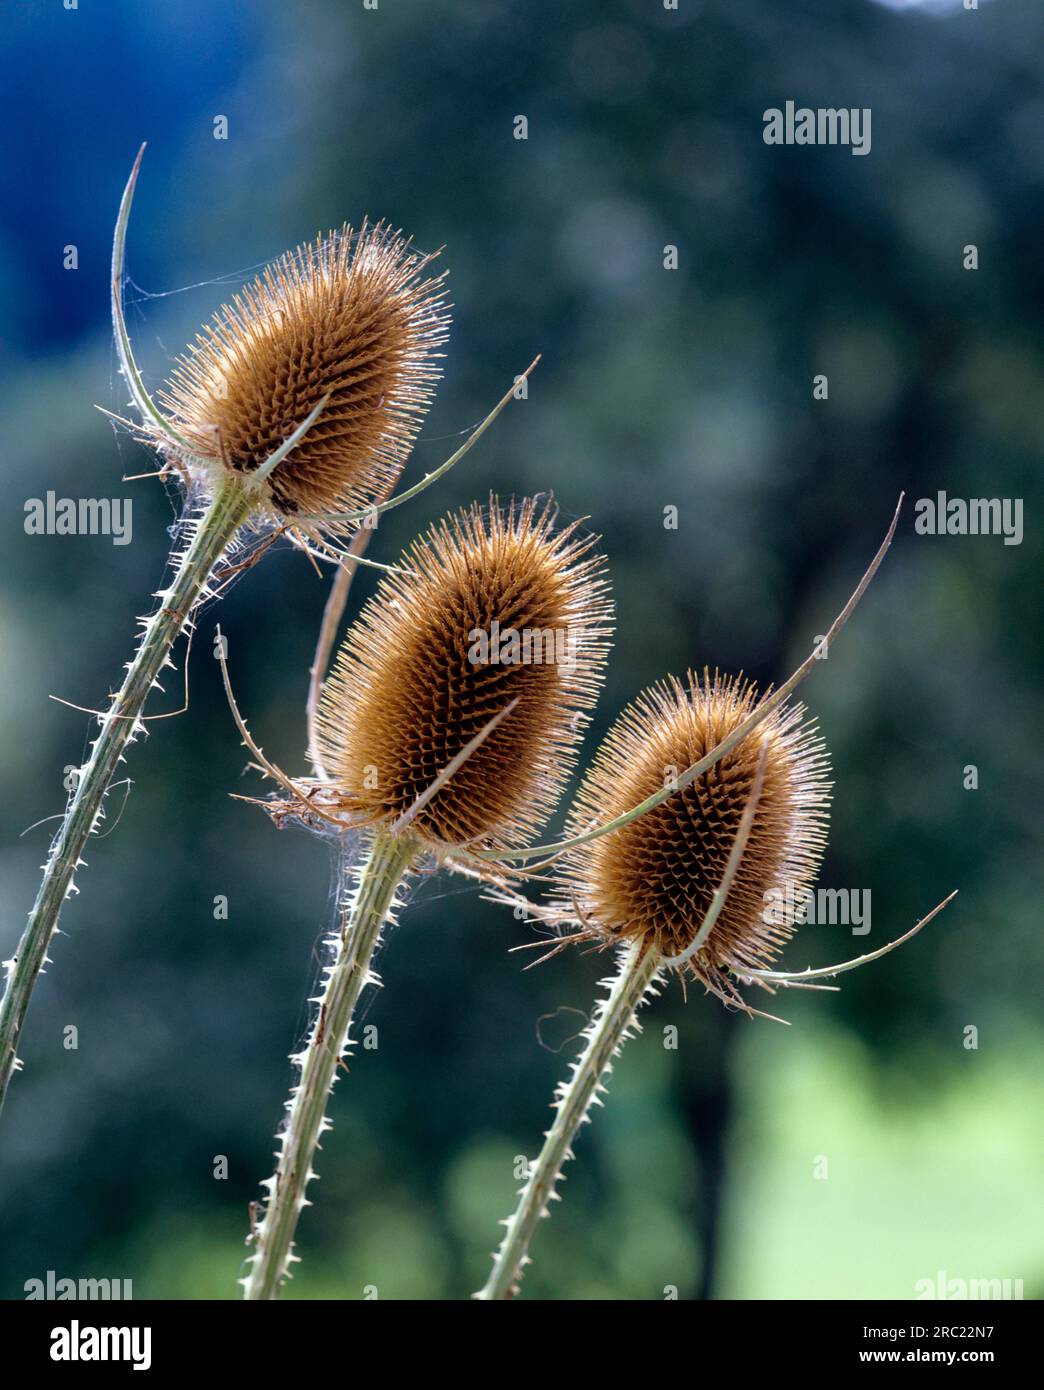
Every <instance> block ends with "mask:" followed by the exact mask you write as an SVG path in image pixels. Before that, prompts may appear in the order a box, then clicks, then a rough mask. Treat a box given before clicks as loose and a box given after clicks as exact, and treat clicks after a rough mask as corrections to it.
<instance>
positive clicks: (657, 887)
mask: <svg viewBox="0 0 1044 1390" xmlns="http://www.w3.org/2000/svg"><path fill="white" fill-rule="evenodd" d="M756 703H757V691H756V688H755V686H754V685H752V684H751V683H750V682H748V681H745V680H743V679H742V678H741V677H723V676H720V675H719V674H718V672H717V671H715V672H714V675H713V676H711V675H710V674H709V673H708V671H706V670H704V673H703V678H702V680H700V679H699V678H698V677H695V676H694V675H693V673H692V672H690V673H689V676H688V682H687V684H682V682H681V681H679V680H677V679H675V678H673V677H671V678H668V679H667V680H666V681H664V682H661V683H658V684H657V685H654V686H653V687H651V688H650V689H649V690H647V691H645V692H644V693H643V694H642V695H641V696H639V698H638V699H637V700H636V701H635V702H634V703H633V704H632V705H631V706H630V707H629V708H628V709H627V710H626V711H625V712H624V714H623V715H622V716H621V717H620V719H619V720H618V721H617V723H616V724H615V726H614V727H613V728H612V729H611V730H610V732H609V734H608V736H607V738H606V739H605V742H604V743H603V744H602V746H601V748H600V750H599V751H598V753H597V754H596V756H595V759H594V762H593V764H592V766H591V768H590V770H589V772H588V774H587V776H586V777H585V779H584V782H583V783H582V785H581V787H580V790H579V792H578V794H577V798H576V801H575V803H574V805H573V808H572V810H571V812H570V817H569V827H568V832H567V833H568V834H570V835H575V834H580V833H582V832H583V831H585V830H587V829H588V828H589V827H590V826H591V824H592V823H595V824H597V823H599V822H603V821H607V820H609V819H611V818H613V817H615V816H617V815H620V814H623V813H625V812H626V811H628V810H629V809H630V808H631V807H633V806H637V805H638V804H639V803H640V802H641V801H643V800H644V799H645V798H646V797H647V796H650V795H651V794H653V793H655V792H658V791H660V790H662V789H663V787H664V786H665V785H669V784H670V780H671V779H672V778H673V777H677V776H678V775H679V774H680V773H681V772H683V771H684V769H685V768H686V767H689V766H691V765H692V764H693V763H695V762H698V761H699V760H700V759H701V758H702V757H703V756H704V755H705V754H707V753H709V752H710V751H711V749H713V748H714V747H716V746H717V745H718V744H719V743H721V742H722V740H723V739H724V738H726V737H727V736H728V735H729V734H730V733H731V732H732V731H733V730H734V729H736V727H737V726H738V725H739V724H740V723H741V722H742V721H743V720H744V719H745V718H746V717H747V716H748V715H749V714H750V713H751V711H752V710H753V709H754V707H755V705H756ZM763 750H764V757H765V761H764V770H763V782H762V786H761V791H760V795H759V796H758V799H757V802H756V809H755V812H754V817H753V820H752V822H751V826H750V832H749V837H748V839H747V841H746V845H745V849H744V852H743V855H742V858H741V859H740V861H739V865H738V868H737V870H736V873H735V877H734V878H733V880H732V883H731V886H730V888H729V891H728V894H727V896H726V898H725V901H724V906H723V907H722V909H721V911H720V914H719V915H718V917H717V919H716V920H715V922H714V925H713V926H712V927H711V929H710V932H709V934H708V935H707V937H706V939H705V940H704V942H703V944H702V945H701V946H700V947H699V948H698V949H697V950H696V951H695V952H694V953H693V954H692V956H691V957H690V958H689V962H688V964H689V968H690V969H691V971H692V972H693V974H694V975H695V976H696V978H697V979H699V980H702V981H703V982H704V983H706V984H708V985H709V986H710V987H711V988H712V989H713V990H714V992H715V993H724V994H725V995H726V996H727V997H729V998H733V997H734V992H733V991H732V989H731V987H730V986H729V985H728V982H727V978H726V976H725V972H726V971H736V972H738V973H742V971H743V969H744V967H750V968H755V969H758V968H762V967H764V966H765V965H766V963H768V962H770V961H772V960H773V959H774V958H775V956H776V955H777V954H778V952H779V950H780V948H781V947H782V946H783V944H784V943H785V942H786V941H787V940H788V939H789V937H790V936H791V934H792V932H793V928H794V920H795V917H796V916H797V915H798V914H799V912H800V909H801V907H802V906H803V903H804V894H805V892H806V890H807V889H808V888H809V887H810V885H811V884H812V883H813V882H814V880H815V876H816V874H817V872H818V869H819V864H820V861H821V859H822V855H823V849H824V846H825V843H826V833H827V821H828V815H829V803H830V783H829V781H828V776H829V771H830V767H829V760H828V757H827V754H826V750H825V747H824V744H823V740H822V738H821V737H820V735H819V733H818V732H817V731H816V729H815V728H814V726H812V725H811V724H809V723H808V722H807V721H806V718H805V710H804V707H803V706H801V705H797V704H795V705H789V706H788V705H787V704H782V705H780V706H779V707H778V709H776V710H775V711H774V712H773V714H771V715H770V716H769V717H768V718H767V719H766V720H765V721H764V723H762V724H760V725H759V726H758V727H757V728H756V729H755V730H754V732H753V733H751V734H750V735H749V736H748V737H747V738H746V739H744V740H743V741H742V742H741V743H739V744H737V745H736V747H735V748H733V749H732V751H731V752H729V753H727V754H726V755H725V756H724V757H723V758H722V759H721V760H720V761H719V762H717V763H715V764H714V765H713V767H711V768H709V769H708V771H707V772H705V773H703V774H702V775H701V776H700V777H697V778H696V780H695V781H693V782H692V783H691V784H690V785H688V786H687V787H684V788H682V789H681V790H679V791H677V792H675V793H674V794H673V795H672V796H669V797H668V798H667V799H666V800H665V801H663V802H661V803H660V804H659V805H658V806H656V807H654V808H653V809H652V810H650V811H648V812H646V813H645V814H644V815H642V816H639V817H638V818H637V819H635V820H633V821H631V822H630V823H629V824H627V825H625V826H624V827H623V828H622V829H620V830H617V831H614V832H613V833H612V834H609V835H606V836H604V837H602V838H600V839H596V840H593V841H590V842H588V843H587V844H585V845H581V846H578V847H576V848H574V849H572V850H570V851H569V852H568V853H567V854H565V855H564V856H563V858H562V859H561V861H560V862H559V864H558V865H557V866H556V880H557V882H556V890H557V891H560V892H564V893H565V894H567V895H568V900H569V901H570V902H572V903H574V904H576V908H577V909H578V910H579V911H580V913H581V914H582V917H583V920H584V922H585V923H587V924H588V929H587V931H586V932H585V933H584V934H590V935H594V936H596V937H598V938H600V939H601V940H603V941H604V942H606V943H607V944H611V943H615V942H624V941H631V940H634V939H645V940H647V941H648V943H649V946H650V947H651V948H653V949H655V950H657V952H658V953H659V954H660V955H662V956H664V957H667V958H671V957H677V956H680V955H682V954H683V953H684V952H685V951H686V949H687V948H689V947H691V946H692V945H693V944H694V943H695V941H696V939H697V934H698V933H699V931H700V928H701V925H702V924H703V922H704V918H705V916H706V914H707V911H708V909H709V908H710V906H711V901H712V898H713V896H714V893H715V890H716V889H717V888H718V886H719V884H720V883H721V881H722V878H723V875H724V873H725V869H726V865H727V863H728V860H729V854H730V851H731V849H732V846H733V843H734V842H735V840H736V835H737V831H738V829H739V826H740V820H741V817H742V815H743V811H744V808H745V806H746V805H747V803H748V800H749V798H750V796H751V792H752V789H753V787H754V785H755V781H756V776H757V770H758V765H759V761H760V759H761V756H762V751H763Z"/></svg>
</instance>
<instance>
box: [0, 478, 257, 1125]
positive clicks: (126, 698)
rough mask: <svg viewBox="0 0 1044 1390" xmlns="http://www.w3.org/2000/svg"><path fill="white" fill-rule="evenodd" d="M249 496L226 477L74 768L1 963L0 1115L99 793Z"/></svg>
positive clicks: (99, 810) (98, 811) (99, 807)
mask: <svg viewBox="0 0 1044 1390" xmlns="http://www.w3.org/2000/svg"><path fill="white" fill-rule="evenodd" d="M251 494H252V489H251V488H250V487H249V486H248V485H246V484H244V482H243V481H242V480H240V479H230V480H229V481H228V482H226V483H224V484H223V485H222V487H221V488H220V489H219V490H218V492H217V493H216V494H215V496H214V499H213V501H212V502H211V504H210V506H209V507H208V508H207V510H206V512H205V513H204V514H203V516H202V517H201V518H200V520H199V522H198V524H197V526H196V531H195V535H194V536H193V537H192V541H191V543H190V544H189V546H188V549H187V550H186V551H185V552H184V554H183V555H182V556H181V558H180V561H178V562H177V573H176V574H175V577H174V580H173V582H172V583H171V585H170V587H169V588H168V589H167V590H165V591H164V592H163V593H162V594H161V595H160V600H161V601H160V605H159V607H158V608H157V609H156V611H155V612H154V613H153V615H152V617H151V618H149V619H148V621H147V622H146V624H145V629H144V632H143V634H142V638H141V643H140V645H139V647H138V650H137V652H136V653H135V655H134V659H133V660H132V661H131V662H130V664H129V665H128V667H127V674H126V676H125V678H124V681H123V684H122V686H121V687H120V690H119V693H118V694H117V695H116V696H115V698H114V699H113V701H112V704H111V706H110V708H109V712H108V713H107V714H106V715H105V716H104V718H103V719H102V726H101V733H100V734H99V735H98V737H97V739H96V740H95V742H94V745H93V747H92V748H91V754H90V757H89V758H88V760H87V763H86V766H85V767H83V768H82V769H80V772H79V777H78V780H77V786H76V790H75V791H74V793H73V795H72V799H71V800H70V802H69V805H68V808H67V809H66V812H65V816H64V818H63V820H62V825H61V828H60V830H59V831H58V834H57V836H56V837H55V839H54V841H53V843H52V845H51V850H50V853H49V855H48V858H47V863H46V865H45V866H44V876H43V881H42V882H41V884H40V891H39V893H38V894H37V898H36V902H35V904H34V905H33V910H32V912H31V913H30V915H29V922H28V925H27V926H26V929H25V932H24V933H23V935H22V939H21V941H20V942H19V944H18V949H17V950H16V952H15V955H14V958H13V959H12V960H10V961H5V962H4V965H5V967H6V969H7V988H6V990H5V992H4V999H3V1004H2V1006H0V1109H2V1107H3V1102H4V1099H5V1097H6V1095H7V1088H8V1085H9V1083H10V1080H11V1077H12V1075H13V1074H14V1072H15V1071H16V1070H17V1068H18V1062H17V1060H16V1052H17V1047H18V1039H19V1036H20V1034H21V1031H22V1025H23V1023H24V1021H25V1016H26V1012H27V1011H28V1008H29V1001H30V999H31V998H32V994H33V989H34V988H35V986H36V982H37V980H38V978H39V976H40V974H41V972H42V971H43V968H44V966H45V965H46V964H47V960H48V957H47V949H48V947H49V945H50V943H51V938H52V937H53V936H54V934H55V932H56V931H57V929H58V917H59V914H60V912H61V909H62V904H63V903H64V901H65V899H66V897H68V895H69V894H70V892H72V891H74V884H73V877H74V875H75V872H76V870H77V868H79V867H80V866H81V865H82V864H83V863H84V861H83V860H82V859H81V858H80V856H81V854H82V853H83V850H84V847H85V846H86V844H87V840H88V837H89V836H90V835H91V833H92V832H93V831H94V830H95V829H96V828H97V825H98V822H99V821H100V819H101V818H102V816H103V804H102V803H103V801H104V798H105V793H106V791H107V790H108V787H109V784H110V782H111V781H112V779H113V777H114V775H115V773H116V769H117V767H118V766H119V763H120V761H121V760H122V758H123V754H124V750H125V749H126V747H127V745H128V744H129V743H131V742H132V740H133V739H134V737H135V735H136V734H138V733H140V732H142V727H143V726H142V723H141V713H142V710H143V708H144V705H145V701H146V700H147V699H148V696H149V692H150V691H151V690H152V688H153V686H154V685H155V684H156V683H157V679H158V677H159V675H160V672H161V671H162V670H163V668H164V666H165V665H167V664H168V663H169V659H170V651H171V648H172V647H173V645H174V643H175V642H176V641H177V639H178V637H179V636H180V635H181V633H182V631H183V630H184V628H185V627H186V625H187V624H188V623H189V621H190V620H191V617H192V613H193V611H194V609H195V607H196V605H197V603H198V602H199V600H200V598H201V597H202V596H203V595H204V593H205V592H206V589H207V584H208V581H209V580H210V578H211V576H212V574H213V572H214V569H215V566H216V565H217V564H218V563H219V562H220V560H221V557H222V555H224V553H225V551H226V550H227V548H228V546H229V544H230V542H231V541H232V539H233V537H234V536H235V533H236V531H237V529H238V528H239V526H240V525H241V524H242V522H243V521H244V520H245V519H246V516H247V514H248V512H249V510H250V507H251Z"/></svg>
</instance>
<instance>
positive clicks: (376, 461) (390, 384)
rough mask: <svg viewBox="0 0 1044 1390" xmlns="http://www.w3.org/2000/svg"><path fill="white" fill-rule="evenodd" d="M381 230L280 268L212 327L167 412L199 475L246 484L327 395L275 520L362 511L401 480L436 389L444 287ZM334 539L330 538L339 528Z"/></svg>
mask: <svg viewBox="0 0 1044 1390" xmlns="http://www.w3.org/2000/svg"><path fill="white" fill-rule="evenodd" d="M431 260H432V257H431V256H422V255H420V254H418V253H417V252H415V251H414V250H413V249H412V248H411V246H410V243H409V241H408V240H407V239H405V238H404V237H403V236H402V234H401V233H399V232H396V231H392V230H391V229H390V228H389V227H387V226H385V225H384V224H382V223H378V224H377V225H376V226H367V224H366V223H365V222H364V223H363V226H362V229H361V230H360V231H359V233H358V235H355V234H354V233H353V232H352V229H351V228H350V227H348V226H347V225H346V226H344V227H343V228H342V229H341V230H340V231H338V232H331V233H329V234H328V235H327V236H325V237H323V236H320V237H318V238H317V239H316V241H315V242H314V243H311V244H308V245H303V246H299V247H298V248H297V249H296V250H295V251H290V252H287V253H286V254H285V255H284V256H281V257H280V258H279V260H277V261H275V262H274V263H273V264H272V265H270V266H268V267H267V269H266V270H265V271H264V272H263V273H262V274H261V275H260V276H258V278H257V279H256V280H255V281H254V282H253V284H252V285H248V286H247V287H246V288H245V289H244V290H242V292H241V293H240V294H237V295H235V296H234V297H233V299H232V302H231V304H227V305H225V306H224V307H223V308H221V309H219V310H218V312H217V313H216V314H215V316H214V318H213V320H212V322H211V323H210V325H208V326H207V327H206V328H205V329H204V330H203V332H202V333H201V334H200V335H198V336H197V338H196V341H195V343H193V344H192V345H190V347H189V348H188V350H187V351H186V353H185V354H184V355H183V356H182V357H181V358H180V359H179V361H178V364H177V366H176V367H175V370H174V372H173V374H172V377H171V381H170V385H169V387H168V389H167V391H165V392H163V393H161V399H162V400H163V402H164V405H165V406H166V408H167V409H168V411H169V412H170V415H171V420H172V423H173V425H174V426H175V428H176V429H177V430H178V431H179V432H180V433H181V434H182V435H183V436H184V437H185V438H186V439H187V440H188V441H189V442H190V444H191V446H192V457H191V458H189V459H188V460H186V462H187V463H188V466H189V468H190V469H191V468H192V467H193V465H195V466H196V467H198V465H199V463H200V462H202V463H203V464H205V465H208V466H209V468H210V471H213V470H214V469H216V468H219V467H225V468H228V469H232V470H234V471H236V472H244V473H249V472H252V471H253V470H254V469H256V468H258V467H260V465H261V464H263V463H264V462H265V460H266V459H267V458H268V457H269V456H270V455H271V454H273V453H274V452H275V451H276V450H277V449H278V448H279V447H280V445H281V444H283V443H284V442H285V440H286V439H287V438H288V437H289V436H290V435H291V434H292V433H293V432H294V430H295V429H297V428H298V426H299V425H301V424H302V423H303V422H304V421H305V420H306V419H307V418H308V416H309V414H310V413H311V412H312V411H313V410H314V409H315V407H316V406H317V405H318V404H319V403H320V401H321V400H322V399H323V397H324V396H328V397H329V400H328V401H327V404H326V406H325V407H324V409H323V411H322V414H321V415H320V417H319V419H318V420H317V421H316V423H315V424H314V425H313V426H312V428H311V429H310V430H309V432H308V433H307V434H306V435H305V437H304V438H303V440H302V441H301V442H300V443H299V444H298V445H297V447H296V448H295V449H294V450H293V451H292V452H291V453H290V454H289V456H288V457H287V458H286V459H284V460H283V462H282V463H280V464H278V465H277V467H276V468H275V470H274V472H273V473H272V474H271V476H270V478H269V480H268V485H269V496H270V500H271V504H272V508H273V510H274V511H275V512H276V513H277V514H280V515H284V516H287V517H291V518H292V517H293V516H295V515H297V514H299V513H302V512H303V513H317V512H318V513H331V512H332V513H336V512H339V511H360V510H363V509H364V508H367V507H369V506H371V505H372V504H373V503H374V502H375V501H377V500H379V499H380V498H381V497H382V496H383V495H385V493H386V492H387V491H389V490H390V488H391V487H392V486H393V485H394V482H395V480H396V478H397V477H398V475H399V473H400V472H401V470H402V467H403V464H404V463H405V460H406V456H407V454H408V453H409V450H410V447H411V445H412V443H413V440H414V437H415V435H416V433H417V430H418V428H419V427H420V422H421V418H422V416H423V414H424V412H425V410H426V409H427V407H428V404H429V402H430V400H431V395H432V391H433V389H434V386H435V383H436V382H437V381H438V378H439V375H440V373H439V368H438V365H437V359H438V357H439V356H440V355H441V354H439V353H438V351H437V349H438V347H439V346H440V345H441V344H442V343H444V342H445V340H446V336H447V327H448V323H449V317H448V312H447V306H446V304H445V301H444V298H443V294H444V283H443V282H444V276H438V277H437V278H434V279H425V278H424V271H425V269H426V268H427V266H428V265H429V264H430V262H431ZM333 529H338V528H337V527H336V525H334V527H333Z"/></svg>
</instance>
